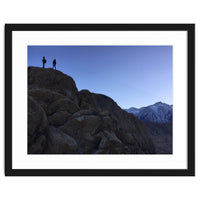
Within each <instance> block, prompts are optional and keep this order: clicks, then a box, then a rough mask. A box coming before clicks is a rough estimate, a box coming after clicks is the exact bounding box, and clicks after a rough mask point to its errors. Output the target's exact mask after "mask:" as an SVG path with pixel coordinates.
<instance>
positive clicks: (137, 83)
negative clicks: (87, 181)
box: [27, 45, 173, 154]
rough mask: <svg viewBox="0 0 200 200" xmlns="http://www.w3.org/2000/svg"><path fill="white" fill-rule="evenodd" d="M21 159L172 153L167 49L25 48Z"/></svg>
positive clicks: (170, 70) (169, 56)
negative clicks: (25, 92)
mask: <svg viewBox="0 0 200 200" xmlns="http://www.w3.org/2000/svg"><path fill="white" fill-rule="evenodd" d="M27 54H28V55H27V63H28V64H27V67H28V69H27V71H28V133H27V134H28V137H27V138H28V141H27V143H28V149H27V152H28V154H173V145H172V144H173V46H172V45H63V46H62V45H58V46H53V45H52V46H51V45H28V47H27Z"/></svg>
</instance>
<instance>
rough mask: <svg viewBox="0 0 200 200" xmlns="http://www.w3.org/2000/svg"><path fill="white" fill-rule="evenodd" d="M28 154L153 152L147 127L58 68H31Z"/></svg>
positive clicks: (29, 77) (107, 98)
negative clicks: (84, 87)
mask: <svg viewBox="0 0 200 200" xmlns="http://www.w3.org/2000/svg"><path fill="white" fill-rule="evenodd" d="M28 153H30V154H37V153H39V154H43V153H45V154H153V153H155V147H154V144H153V142H152V140H151V138H150V137H149V135H148V132H147V129H146V126H145V125H144V124H143V122H141V121H140V120H139V119H138V118H137V117H135V116H133V115H132V114H129V113H127V112H126V111H124V110H122V109H121V108H120V107H119V106H118V105H117V104H116V103H115V102H114V101H113V100H112V99H111V98H109V97H107V96H105V95H101V94H94V93H91V92H89V91H88V90H82V91H80V92H78V90H77V88H76V85H75V82H74V80H73V79H72V78H71V77H69V76H67V75H65V74H63V73H62V72H60V71H57V70H53V69H43V68H38V67H29V68H28Z"/></svg>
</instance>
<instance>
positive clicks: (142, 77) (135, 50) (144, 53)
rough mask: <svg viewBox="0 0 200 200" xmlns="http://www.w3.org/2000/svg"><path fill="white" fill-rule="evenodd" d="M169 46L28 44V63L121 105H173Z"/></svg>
mask: <svg viewBox="0 0 200 200" xmlns="http://www.w3.org/2000/svg"><path fill="white" fill-rule="evenodd" d="M172 50H173V49H172V46H28V63H27V64H28V66H38V67H42V57H43V56H45V58H46V60H47V63H46V65H45V67H46V68H51V67H52V61H53V59H54V58H55V59H56V61H57V64H56V66H57V70H59V71H62V72H63V73H65V74H67V75H69V76H71V77H72V78H73V79H74V81H75V83H76V86H77V88H78V90H79V91H80V90H82V89H88V90H89V91H90V92H94V93H99V94H104V95H106V96H109V97H110V98H112V99H113V100H114V101H115V102H116V103H117V104H118V105H119V106H120V107H121V108H130V107H135V108H140V107H145V106H148V105H152V104H154V103H156V102H160V101H161V102H163V103H166V104H169V105H171V104H173V95H172V91H173V85H172Z"/></svg>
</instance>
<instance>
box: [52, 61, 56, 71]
mask: <svg viewBox="0 0 200 200" xmlns="http://www.w3.org/2000/svg"><path fill="white" fill-rule="evenodd" d="M53 69H56V59H54V60H53Z"/></svg>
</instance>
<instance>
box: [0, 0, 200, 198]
mask: <svg viewBox="0 0 200 200" xmlns="http://www.w3.org/2000/svg"><path fill="white" fill-rule="evenodd" d="M198 2H199V1H198V0H190V1H188V0H187V1H186V0H168V1H160V0H151V1H149V0H138V1H135V0H123V1H119V0H101V1H94V0H73V1H69V0H57V1H51V0H48V1H47V0H43V1H41V0H34V1H25V0H17V1H15V0H2V1H1V3H0V34H1V37H0V44H1V47H0V62H1V68H0V69H1V71H0V74H1V78H0V80H1V84H0V89H1V98H0V99H1V104H0V110H1V111H2V112H1V115H0V118H1V119H0V123H1V124H0V127H1V134H0V141H1V143H0V190H1V192H0V198H1V199H3V200H4V199H5V200H11V199H21V200H25V199H29V200H35V199H48V200H54V199H59V200H60V199H87V200H90V199H95V200H99V199H101V200H102V199H115V200H117V199H141V200H143V199H153V200H158V199H159V200H160V199H163V200H169V199H183V200H184V199H199V198H200V192H199V185H200V159H199V153H200V142H199V139H200V137H199V135H198V134H199V132H200V126H199V124H200V123H199V122H198V121H199V120H200V104H196V124H197V126H196V176H195V177H5V176H4V98H3V95H4V94H3V92H4V24H5V23H195V24H196V102H200V92H199V91H200V80H198V78H199V75H200V74H199V73H200V70H199V69H198V64H200V63H199V58H198V56H197V55H198V54H199V53H200V40H199V38H198V36H199V35H200V14H199V6H198Z"/></svg>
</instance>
